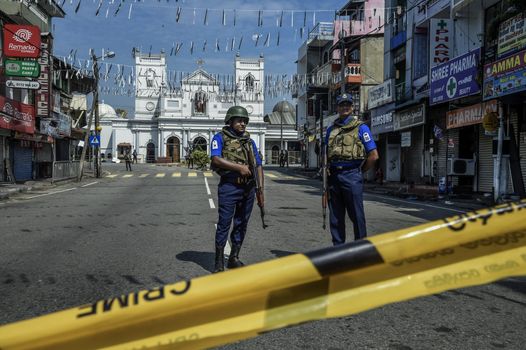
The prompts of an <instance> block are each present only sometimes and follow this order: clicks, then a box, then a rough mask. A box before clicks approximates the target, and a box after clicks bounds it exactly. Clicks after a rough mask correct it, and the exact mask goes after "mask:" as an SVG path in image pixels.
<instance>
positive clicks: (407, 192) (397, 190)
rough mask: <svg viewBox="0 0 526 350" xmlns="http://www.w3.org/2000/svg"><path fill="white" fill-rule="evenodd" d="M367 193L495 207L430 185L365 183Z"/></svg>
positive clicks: (305, 172)
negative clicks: (440, 193)
mask: <svg viewBox="0 0 526 350" xmlns="http://www.w3.org/2000/svg"><path fill="white" fill-rule="evenodd" d="M265 169H267V170H271V171H277V172H282V173H284V174H289V175H296V176H302V177H305V178H310V179H318V180H320V181H321V177H320V176H319V175H318V174H319V170H318V169H316V168H307V169H306V168H303V167H289V168H286V167H285V168H280V167H279V166H266V167H265ZM364 191H365V192H366V193H372V194H378V195H384V196H389V197H397V198H402V199H405V200H409V201H412V200H414V201H421V202H434V203H437V204H441V205H443V206H446V207H447V206H450V207H454V208H459V209H464V210H477V209H481V208H485V207H489V206H492V205H493V201H492V197H491V196H489V197H488V196H486V195H483V194H478V193H473V194H450V195H449V196H445V195H439V194H438V186H429V185H412V186H410V185H407V184H403V183H398V182H384V184H383V185H380V184H378V183H372V182H365V183H364Z"/></svg>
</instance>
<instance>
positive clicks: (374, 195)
mask: <svg viewBox="0 0 526 350" xmlns="http://www.w3.org/2000/svg"><path fill="white" fill-rule="evenodd" d="M365 194H366V195H368V196H372V197H379V198H382V199H387V200H390V201H394V202H400V203H405V204H412V205H414V206H424V207H430V208H435V209H442V210H449V211H452V212H455V213H462V214H463V213H465V212H467V211H468V210H464V211H462V210H457V209H451V208H445V207H439V206H437V205H431V204H425V203H415V202H411V201H404V200H401V199H394V198H391V197H387V196H381V195H378V194H371V193H365Z"/></svg>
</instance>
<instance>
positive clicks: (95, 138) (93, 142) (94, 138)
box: [89, 135, 100, 147]
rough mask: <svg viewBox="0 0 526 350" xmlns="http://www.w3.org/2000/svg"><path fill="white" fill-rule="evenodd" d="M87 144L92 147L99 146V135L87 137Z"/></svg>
mask: <svg viewBox="0 0 526 350" xmlns="http://www.w3.org/2000/svg"><path fill="white" fill-rule="evenodd" d="M89 145H90V146H94V147H99V146H100V135H91V136H90V137H89Z"/></svg>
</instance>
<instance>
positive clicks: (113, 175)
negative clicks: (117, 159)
mask: <svg viewBox="0 0 526 350" xmlns="http://www.w3.org/2000/svg"><path fill="white" fill-rule="evenodd" d="M106 177H109V178H114V177H117V174H111V175H108V176H106Z"/></svg>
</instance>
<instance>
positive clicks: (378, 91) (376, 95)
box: [368, 79, 394, 108]
mask: <svg viewBox="0 0 526 350" xmlns="http://www.w3.org/2000/svg"><path fill="white" fill-rule="evenodd" d="M393 89H394V84H393V80H392V79H389V80H386V81H384V82H383V83H382V84H380V85H376V86H373V87H371V88H370V89H369V97H368V107H369V108H376V107H378V106H381V105H384V104H386V103H389V102H392V101H393Z"/></svg>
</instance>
